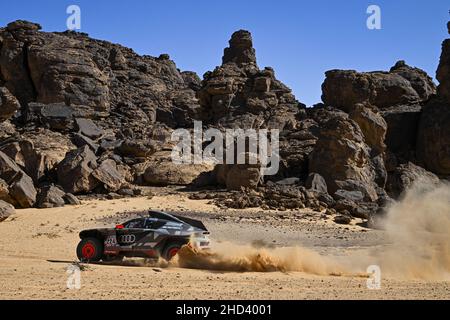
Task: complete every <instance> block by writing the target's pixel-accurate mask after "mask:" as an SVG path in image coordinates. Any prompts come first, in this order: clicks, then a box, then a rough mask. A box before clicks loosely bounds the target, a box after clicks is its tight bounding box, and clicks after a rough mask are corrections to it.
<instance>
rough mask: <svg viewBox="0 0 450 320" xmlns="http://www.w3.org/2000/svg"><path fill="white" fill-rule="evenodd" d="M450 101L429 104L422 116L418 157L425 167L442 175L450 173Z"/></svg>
mask: <svg viewBox="0 0 450 320" xmlns="http://www.w3.org/2000/svg"><path fill="white" fill-rule="evenodd" d="M449 124H450V103H449V104H443V103H442V102H439V101H433V102H431V103H429V104H427V105H426V106H425V107H424V109H423V111H422V116H421V118H420V123H419V132H418V138H417V139H418V140H417V157H418V158H419V160H421V161H422V162H423V163H424V164H425V168H426V169H428V170H430V171H432V172H434V173H436V174H440V175H449V174H450V125H449Z"/></svg>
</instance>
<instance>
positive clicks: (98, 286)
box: [0, 193, 450, 300]
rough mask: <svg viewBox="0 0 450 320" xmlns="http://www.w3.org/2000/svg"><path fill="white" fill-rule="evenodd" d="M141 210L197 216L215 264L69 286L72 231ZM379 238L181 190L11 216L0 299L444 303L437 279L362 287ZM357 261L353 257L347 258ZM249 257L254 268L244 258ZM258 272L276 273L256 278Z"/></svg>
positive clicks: (187, 263) (146, 268) (112, 269)
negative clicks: (224, 205) (225, 205)
mask: <svg viewBox="0 0 450 320" xmlns="http://www.w3.org/2000/svg"><path fill="white" fill-rule="evenodd" d="M149 208H152V209H161V210H168V211H173V212H177V213H179V214H186V215H189V216H191V217H196V218H199V219H202V220H203V221H204V223H205V225H206V226H207V227H208V228H209V230H210V231H211V237H212V240H213V241H214V242H215V244H216V245H215V246H213V249H212V250H218V254H219V258H217V259H216V260H214V261H211V260H207V261H204V260H205V259H204V258H205V257H202V256H200V257H195V256H194V257H192V256H184V254H183V255H182V256H181V257H178V258H177V259H176V260H179V261H174V262H173V263H171V264H170V265H166V264H149V263H144V261H143V260H139V259H126V260H125V261H124V262H123V263H122V264H121V265H101V264H95V265H94V264H90V265H84V266H83V268H82V271H81V288H80V289H68V287H67V280H68V276H69V274H68V273H67V269H68V267H69V266H70V265H71V264H72V262H74V261H76V260H77V258H76V254H75V248H76V245H77V243H78V241H79V238H78V232H79V231H80V230H82V229H86V228H93V227H102V226H114V224H115V223H118V222H123V221H126V220H127V219H128V218H129V216H130V215H129V214H124V212H126V211H133V210H146V209H149ZM385 232H386V231H382V230H372V229H367V228H365V227H364V226H362V225H358V221H356V223H354V224H353V225H350V226H343V225H337V224H334V223H333V222H332V221H331V218H330V217H327V216H326V215H324V214H321V213H312V212H308V211H298V212H276V211H264V212H263V211H258V210H256V209H247V210H223V209H218V208H217V207H215V206H214V205H212V204H208V203H207V201H206V200H205V201H200V200H189V199H188V198H187V196H186V195H185V194H183V193H177V194H171V193H169V194H161V195H157V196H154V197H153V198H147V197H142V198H132V199H119V200H103V201H101V200H94V201H91V200H85V201H83V203H82V204H81V205H79V206H66V207H63V208H53V209H26V210H17V213H16V214H15V215H13V216H11V217H9V218H8V219H7V220H6V221H4V222H2V223H0V283H1V285H0V299H215V300H216V299H448V298H450V281H449V280H448V279H446V278H445V277H441V276H438V277H434V278H433V277H420V276H419V277H417V278H416V277H409V276H408V277H406V278H405V277H396V276H390V275H389V274H388V275H383V276H382V278H381V288H380V289H379V290H370V289H368V288H367V285H366V282H367V275H366V274H365V263H366V262H367V263H368V262H370V259H369V260H365V259H366V258H367V256H370V255H369V252H371V251H372V250H380V248H381V249H383V248H384V247H385V246H389V243H388V241H386V239H385ZM221 250H222V252H221ZM191 253H192V252H191ZM220 254H223V255H224V256H220ZM355 255H356V256H357V257H359V258H357V259H356V258H351V257H352V256H355ZM255 256H256V257H258V259H261V261H257V262H256V263H255V262H254V261H252V257H253V258H254V257H255ZM362 257H365V258H362ZM207 258H209V257H207ZM192 259H193V260H192ZM196 259H198V261H197V260H196ZM202 259H203V260H202ZM363 260H364V262H363ZM359 262H361V264H360V263H359ZM367 263H366V264H367ZM353 264H355V265H353ZM359 264H360V265H359ZM236 265H240V266H242V265H244V269H245V268H247V267H248V268H247V269H246V271H242V269H239V268H237V269H236V268H235V267H236ZM265 265H271V266H275V267H274V269H275V270H276V271H273V270H271V268H267V269H268V270H269V271H271V272H255V270H258V268H260V267H261V266H262V268H263V269H264V268H265ZM246 266H247V267H246ZM255 266H256V267H255ZM238 269H239V270H240V271H236V270H238ZM266 271H267V270H266Z"/></svg>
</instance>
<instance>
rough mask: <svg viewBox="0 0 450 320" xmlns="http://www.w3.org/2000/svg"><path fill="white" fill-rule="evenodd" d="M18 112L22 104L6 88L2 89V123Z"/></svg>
mask: <svg viewBox="0 0 450 320" xmlns="http://www.w3.org/2000/svg"><path fill="white" fill-rule="evenodd" d="M18 110H20V103H19V101H17V99H16V97H14V96H13V95H12V94H11V93H10V92H9V90H8V89H6V88H5V87H0V122H3V121H5V120H8V119H9V118H11V117H12V116H13V115H14V114H15V113H16V111H18Z"/></svg>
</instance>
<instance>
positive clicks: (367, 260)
mask: <svg viewBox="0 0 450 320" xmlns="http://www.w3.org/2000/svg"><path fill="white" fill-rule="evenodd" d="M380 225H381V227H382V229H383V231H380V232H383V233H384V235H385V240H386V243H384V244H376V243H374V248H375V249H367V250H363V251H362V252H361V251H358V252H354V253H350V254H348V253H346V256H345V257H344V258H343V257H342V256H340V257H335V256H324V255H321V254H319V253H317V252H315V251H313V250H311V249H307V248H303V247H300V246H296V247H278V248H257V247H254V246H251V245H237V244H233V243H215V244H213V245H212V248H211V250H208V251H197V250H195V249H192V248H190V247H188V246H185V247H183V248H182V249H181V250H180V251H179V253H178V256H177V257H176V258H175V259H174V261H172V262H171V263H170V264H171V265H174V266H178V267H182V268H194V269H205V270H216V271H234V272H274V271H281V272H289V271H297V272H305V273H309V274H315V275H343V274H348V275H350V274H353V275H361V274H365V272H366V269H367V267H368V266H370V265H378V266H380V268H381V272H382V274H383V275H385V276H388V277H393V278H404V279H428V280H446V279H450V186H449V185H448V184H444V183H441V184H438V185H436V184H431V183H429V182H426V181H423V180H422V181H420V182H418V183H416V184H415V185H413V186H412V187H411V188H410V189H409V190H408V191H407V192H406V193H405V195H404V196H403V197H402V198H401V199H400V200H399V201H398V202H396V203H395V204H393V205H392V206H391V207H390V208H388V210H387V214H386V217H385V218H384V219H383V220H382V221H381V222H380Z"/></svg>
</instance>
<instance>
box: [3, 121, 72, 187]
mask: <svg viewBox="0 0 450 320" xmlns="http://www.w3.org/2000/svg"><path fill="white" fill-rule="evenodd" d="M73 148H74V145H73V144H72V143H71V142H70V139H69V138H68V137H67V136H64V135H62V134H60V133H56V132H53V131H50V130H46V129H39V130H36V131H34V130H33V131H27V132H25V133H24V134H23V135H22V136H21V137H20V138H18V139H17V141H14V142H9V143H5V144H3V145H2V146H0V151H2V152H4V153H5V154H6V155H8V156H9V157H10V158H11V159H13V160H14V161H15V162H16V163H17V164H19V165H20V166H21V167H22V168H23V170H24V171H25V172H26V173H27V174H28V175H29V176H30V177H31V178H32V179H33V181H34V182H35V183H37V182H38V181H40V180H41V179H45V177H48V176H49V175H50V172H52V171H53V169H54V168H55V166H56V165H57V164H58V163H59V162H60V161H61V160H63V159H64V157H65V155H66V153H67V152H68V151H69V150H71V149H73Z"/></svg>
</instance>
